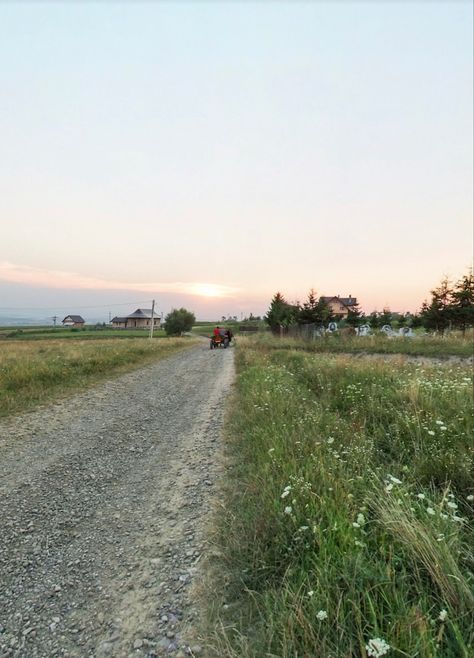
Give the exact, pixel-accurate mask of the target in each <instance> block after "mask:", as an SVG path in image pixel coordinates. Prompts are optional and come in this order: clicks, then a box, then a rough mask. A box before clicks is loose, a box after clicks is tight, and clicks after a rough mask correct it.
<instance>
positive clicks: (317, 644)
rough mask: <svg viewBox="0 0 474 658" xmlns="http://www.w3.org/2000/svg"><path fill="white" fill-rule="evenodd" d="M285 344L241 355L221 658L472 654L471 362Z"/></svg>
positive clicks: (226, 521)
mask: <svg viewBox="0 0 474 658" xmlns="http://www.w3.org/2000/svg"><path fill="white" fill-rule="evenodd" d="M290 344H291V343H290ZM282 345H288V343H286V342H285V341H283V342H280V341H278V340H274V341H273V342H272V341H270V340H267V339H266V340H265V341H263V342H261V341H255V340H253V339H252V340H251V339H242V340H241V341H239V348H238V352H237V354H236V356H237V370H238V378H237V385H236V393H235V396H234V400H233V406H232V410H231V411H230V417H229V420H228V444H227V457H228V460H229V468H228V470H227V480H226V483H225V484H224V491H223V503H222V509H221V510H220V513H219V515H218V519H217V530H216V534H217V538H216V542H217V547H218V551H217V552H218V555H217V559H216V560H215V565H214V569H215V573H214V580H213V584H214V588H215V596H214V597H210V598H212V603H210V604H209V609H210V613H209V614H210V624H211V625H212V627H213V628H218V629H219V630H218V631H216V632H215V633H214V635H213V640H212V642H213V646H214V650H215V655H218V656H235V657H237V656H238V657H239V658H250V657H252V658H262V657H264V656H267V657H278V658H290V657H291V658H296V657H297V658H311V657H314V658H316V657H317V658H330V657H331V658H355V657H359V656H360V657H364V658H365V657H366V656H383V655H385V654H389V655H393V656H410V657H414V656H419V657H421V658H428V657H429V658H432V657H436V658H460V657H466V658H467V657H468V656H470V655H472V653H471V651H472V642H473V640H474V627H473V616H472V613H473V610H474V591H473V585H474V579H473V570H474V561H473V546H474V532H473V529H472V520H473V495H474V473H473V463H474V449H473V442H472V436H473V429H474V428H473V418H472V373H471V369H470V368H468V367H466V366H462V365H452V366H451V365H444V366H441V365H439V364H438V365H419V364H407V363H405V362H403V361H402V360H400V361H399V362H397V363H393V362H390V363H385V362H383V360H373V359H371V360H363V359H354V358H353V357H350V356H343V355H322V354H314V353H313V352H312V351H307V352H305V351H302V350H294V349H288V348H286V349H282ZM223 583H224V585H223ZM372 640H374V642H371V641H372ZM382 641H383V642H382ZM384 643H386V644H384ZM386 645H389V646H390V649H388V648H387V646H386Z"/></svg>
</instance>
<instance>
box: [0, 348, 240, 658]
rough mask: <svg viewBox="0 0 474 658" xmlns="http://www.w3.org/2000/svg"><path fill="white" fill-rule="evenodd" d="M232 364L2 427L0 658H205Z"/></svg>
mask: <svg viewBox="0 0 474 658" xmlns="http://www.w3.org/2000/svg"><path fill="white" fill-rule="evenodd" d="M233 373H234V367H233V350H232V349H228V350H212V351H211V350H209V349H208V346H207V341H206V342H205V344H204V343H203V344H199V345H198V346H197V347H196V348H193V349H191V350H187V351H185V352H181V353H178V354H176V355H173V356H171V357H169V358H167V359H165V360H163V361H160V362H158V363H156V364H153V365H151V366H147V367H145V368H142V369H140V370H136V371H134V372H133V373H129V374H127V375H124V376H121V377H119V378H117V379H114V380H111V381H108V382H106V383H105V384H101V385H99V386H97V387H95V388H93V389H90V390H88V391H87V392H85V393H81V394H79V395H75V396H74V397H72V398H69V399H68V400H64V401H60V402H57V403H55V404H52V405H48V406H44V407H42V408H40V409H38V410H36V411H34V412H32V413H27V414H22V415H19V416H15V417H13V418H9V419H4V420H2V421H0V524H1V525H0V530H1V531H0V657H1V658H6V657H7V656H8V657H9V658H10V657H11V658H52V657H54V656H63V657H69V658H76V657H83V656H87V657H88V656H93V657H97V658H101V657H103V656H112V657H113V658H121V657H122V656H125V657H128V656H135V657H144V656H147V657H148V658H153V657H154V656H162V655H171V656H175V657H184V656H187V655H190V656H192V655H196V656H197V655H205V654H206V650H205V647H203V646H201V645H200V644H199V641H198V639H197V638H196V636H195V633H196V631H195V624H196V625H197V622H198V618H199V610H198V606H197V604H196V599H195V596H194V594H193V591H194V589H195V588H194V587H193V585H195V584H196V583H197V582H199V580H200V577H201V573H200V569H201V564H202V562H204V560H203V561H201V557H202V556H203V555H205V554H206V550H207V549H206V526H207V523H208V522H209V519H210V516H211V512H212V506H213V503H214V502H215V495H216V494H215V493H214V489H215V482H216V479H217V478H218V476H219V471H220V467H221V466H220V465H221V463H222V445H221V427H222V420H223V402H224V400H225V398H226V395H227V394H228V392H229V391H230V388H231V385H232V380H233Z"/></svg>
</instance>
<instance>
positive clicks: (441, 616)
mask: <svg viewBox="0 0 474 658" xmlns="http://www.w3.org/2000/svg"><path fill="white" fill-rule="evenodd" d="M447 617H448V611H447V610H444V609H443V610H441V612H440V613H439V616H438V619H439V621H446V619H447Z"/></svg>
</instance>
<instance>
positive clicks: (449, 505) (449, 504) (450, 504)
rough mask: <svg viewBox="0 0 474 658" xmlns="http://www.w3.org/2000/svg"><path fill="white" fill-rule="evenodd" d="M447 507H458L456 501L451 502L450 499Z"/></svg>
mask: <svg viewBox="0 0 474 658" xmlns="http://www.w3.org/2000/svg"><path fill="white" fill-rule="evenodd" d="M448 507H450V508H451V509H457V508H458V506H457V505H456V503H453V502H451V501H449V502H448Z"/></svg>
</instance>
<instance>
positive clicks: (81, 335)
mask: <svg viewBox="0 0 474 658" xmlns="http://www.w3.org/2000/svg"><path fill="white" fill-rule="evenodd" d="M165 336H166V333H165V331H164V329H155V330H154V332H153V337H154V338H164V337H165ZM148 337H149V330H148V329H111V328H110V327H102V326H99V327H93V326H91V327H82V328H79V327H0V340H4V339H7V340H22V341H23V340H58V339H61V340H103V339H104V338H120V339H127V338H148Z"/></svg>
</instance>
